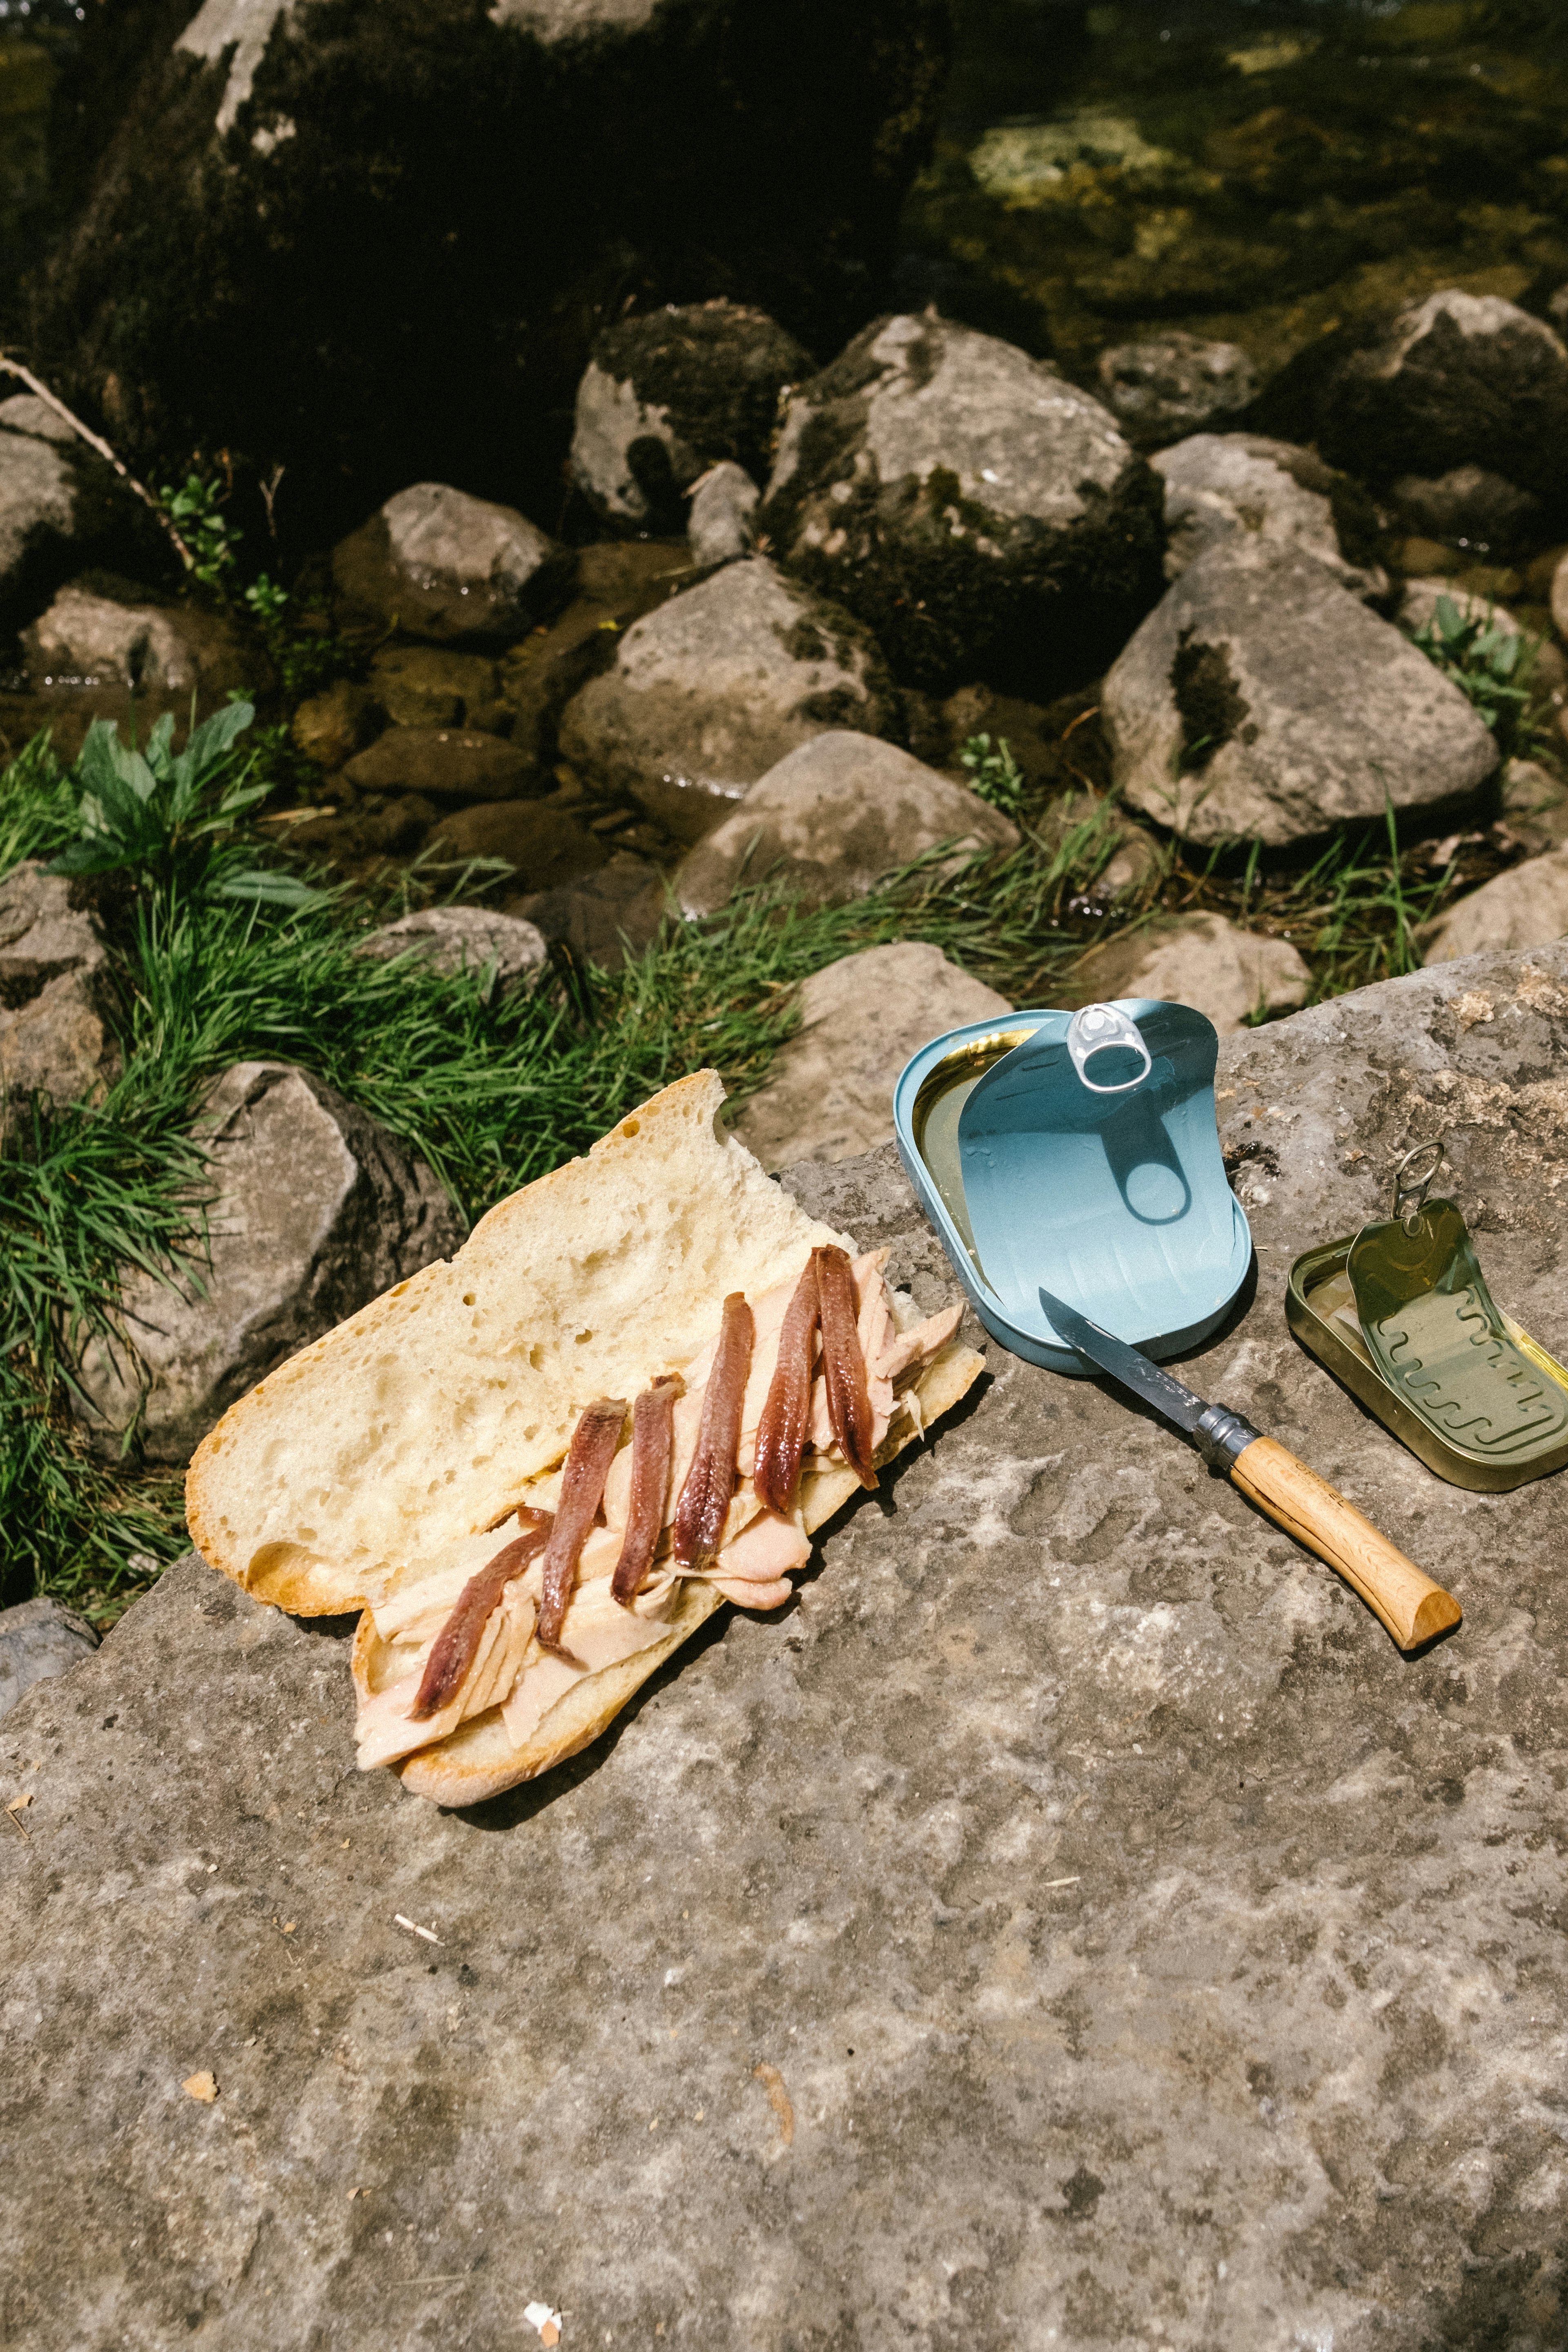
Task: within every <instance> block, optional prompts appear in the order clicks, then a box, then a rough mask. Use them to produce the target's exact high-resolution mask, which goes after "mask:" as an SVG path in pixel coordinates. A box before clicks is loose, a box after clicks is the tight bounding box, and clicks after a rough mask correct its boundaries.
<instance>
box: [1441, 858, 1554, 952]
mask: <svg viewBox="0 0 1568 2352" xmlns="http://www.w3.org/2000/svg"><path fill="white" fill-rule="evenodd" d="M1565 931H1568V848H1565V849H1552V850H1548V851H1547V853H1546V855H1545V856H1542V857H1530V858H1527V859H1526V860H1525V862H1524V864H1523V865H1522V866H1511V867H1510V869H1509V871H1508V872H1507V873H1506V874H1499V875H1497V876H1496V877H1494V879H1493V880H1491V881H1490V882H1483V883H1482V885H1481V887H1480V888H1479V890H1472V891H1470V893H1469V894H1468V897H1466V898H1461V899H1459V900H1458V904H1457V905H1455V906H1452V907H1450V908H1448V910H1447V913H1446V914H1443V915H1441V916H1439V918H1438V919H1437V921H1436V925H1435V926H1434V928H1433V931H1432V935H1431V940H1430V943H1429V945H1428V947H1427V949H1426V955H1425V957H1424V958H1423V961H1424V962H1426V963H1428V964H1434V963H1454V962H1456V961H1458V959H1459V958H1460V957H1461V956H1471V955H1481V954H1484V953H1487V952H1488V951H1489V950H1496V949H1500V948H1538V947H1543V946H1545V945H1547V944H1548V943H1549V942H1550V941H1551V940H1560V939H1561V938H1562V937H1563V933H1564V932H1565Z"/></svg>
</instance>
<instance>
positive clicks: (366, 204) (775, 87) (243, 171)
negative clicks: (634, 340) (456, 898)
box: [37, 0, 951, 546]
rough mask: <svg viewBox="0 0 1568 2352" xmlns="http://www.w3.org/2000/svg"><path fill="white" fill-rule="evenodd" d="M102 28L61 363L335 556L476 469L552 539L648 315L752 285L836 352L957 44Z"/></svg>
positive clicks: (125, 13)
mask: <svg viewBox="0 0 1568 2352" xmlns="http://www.w3.org/2000/svg"><path fill="white" fill-rule="evenodd" d="M88 19H89V21H87V22H86V23H84V24H83V26H82V29H81V32H80V34H79V37H78V39H79V53H78V55H77V57H76V58H75V61H74V66H73V71H72V76H71V100H70V103H69V105H68V107H67V108H66V109H65V110H64V111H63V115H62V121H61V125H60V129H61V145H60V152H59V156H58V164H57V170H58V173H59V180H58V184H59V185H60V186H61V187H62V189H68V190H69V192H70V196H71V199H72V201H73V202H78V201H79V210H78V211H77V212H76V214H75V216H74V218H73V219H72V220H70V221H69V222H68V223H66V224H64V225H63V226H64V228H65V234H64V236H62V237H61V239H60V240H59V245H58V252H56V253H55V254H54V256H53V257H52V263H51V266H50V268H49V269H48V272H47V285H43V286H40V288H39V298H40V299H39V304H38V324H37V352H38V358H39V363H40V365H41V366H45V367H47V369H48V370H49V372H50V381H51V382H58V384H59V388H60V389H61V391H62V392H64V393H65V394H66V396H67V397H68V398H72V397H74V399H75V401H76V404H78V405H81V404H84V403H85V404H86V406H85V407H84V414H85V413H92V414H95V415H96V414H101V415H103V417H104V418H105V420H106V422H107V425H108V428H109V431H110V437H111V438H112V439H114V440H115V441H116V443H117V444H119V445H121V446H127V447H137V448H146V447H148V446H157V447H160V448H164V449H169V450H171V451H172V452H174V455H175V457H177V458H178V459H180V460H183V459H184V456H185V455H186V454H187V453H188V452H189V451H190V450H191V449H192V448H194V447H200V448H204V449H208V450H216V449H219V448H224V447H227V448H229V449H233V450H236V451H239V450H244V451H249V452H251V453H253V454H254V457H255V459H256V463H257V466H258V470H259V471H261V472H262V473H263V474H265V472H266V470H267V469H268V467H270V465H271V464H272V463H273V462H274V461H275V460H276V461H279V462H280V463H281V464H282V465H283V466H284V467H286V469H287V475H286V478H287V481H288V488H286V489H285V490H284V491H283V493H282V496H281V498H280V499H279V528H280V529H281V530H293V532H294V533H295V534H296V536H297V538H298V537H304V536H305V534H307V533H309V534H310V535H309V537H308V538H307V539H306V542H305V543H306V544H307V545H309V546H318V545H321V544H322V543H324V542H328V541H331V540H332V539H334V538H336V537H337V536H338V534H339V533H340V532H341V531H342V530H346V529H348V528H350V527H351V526H352V525H353V523H354V522H356V521H357V520H359V519H360V517H361V516H363V514H364V513H365V511H366V510H367V509H368V508H369V507H370V506H371V505H372V504H373V503H374V500H375V499H379V498H381V497H384V495H385V491H386V488H388V486H390V485H393V484H396V483H400V482H414V481H418V480H420V479H422V478H428V477H430V476H432V475H433V476H435V477H436V478H441V477H442V475H443V474H444V473H445V472H446V471H447V470H448V469H449V468H450V467H451V464H452V457H451V453H452V452H453V451H454V450H459V451H461V452H462V453H463V461H464V472H463V481H464V484H465V486H466V487H468V488H472V489H474V490H475V491H477V492H479V493H482V494H484V495H487V496H489V497H493V498H502V499H511V500H516V501H518V502H520V503H521V505H522V507H523V509H524V510H525V511H526V512H537V513H539V514H541V515H542V516H549V515H552V514H553V511H554V506H555V501H556V500H557V499H559V496H560V489H561V481H560V470H559V469H560V466H561V463H562V460H563V458H564V457H565V455H566V445H567V439H568V436H569V433H570V417H571V410H572V398H573V394H574V389H575V387H576V384H577V382H578V379H579V377H580V376H581V374H582V373H583V369H584V365H585V364H586V362H587V360H588V357H589V354H590V352H591V350H592V348H593V345H594V343H595V339H596V338H597V336H598V334H599V332H600V331H601V329H602V328H603V327H604V325H605V320H607V319H610V318H614V317H616V316H617V315H618V314H619V313H620V311H621V310H622V309H623V308H624V307H625V304H626V299H627V298H628V297H629V298H630V299H632V300H633V301H634V302H635V304H636V306H637V308H638V309H642V310H650V309H652V308H654V307H655V306H658V305H659V304H662V303H664V302H666V301H685V300H688V299H689V297H690V294H691V292H692V290H693V289H700V291H701V292H703V293H709V292H717V291H725V292H728V293H730V294H732V295H733V296H734V297H735V298H736V299H738V300H740V301H742V302H746V303H752V304H760V305H761V306H762V308H763V310H767V311H769V312H771V313H772V314H773V315H774V316H775V317H777V318H779V319H781V320H784V322H785V324H786V326H788V327H789V328H790V329H791V330H792V331H794V332H795V333H797V334H799V335H801V336H802V337H803V338H804V340H805V342H806V343H807V344H808V345H809V346H811V347H813V348H818V349H821V350H823V351H832V350H834V349H836V348H837V345H838V344H839V343H840V342H841V341H843V339H844V338H845V336H847V334H849V333H851V332H852V331H853V330H854V328H855V327H856V326H858V324H859V322H860V320H862V319H863V318H864V317H865V316H866V315H867V308H868V289H869V288H871V287H873V286H875V285H876V284H877V283H879V281H880V279H881V278H882V277H883V275H884V273H885V272H886V270H887V268H889V264H890V261H891V257H892V249H893V236H894V231H895V225H896V222H897V217H898V213H899V207H900V200H901V198H902V195H903V193H904V190H905V189H906V187H907V186H908V184H909V182H910V178H911V176H912V174H913V173H915V171H916V170H918V169H919V167H920V165H921V163H922V162H923V160H924V157H925V153H926V151H927V149H928V147H929V143H930V139H931V131H932V128H933V126H934V122H935V118H936V107H937V101H938V99H939V96H940V92H941V88H942V79H943V75H944V70H945V67H946V62H947V55H948V47H949V42H950V37H951V27H950V23H949V16H948V11H947V8H946V7H945V6H944V5H942V0H864V5H861V6H860V7H858V8H857V9H856V10H855V11H853V13H852V14H851V15H849V16H845V14H844V12H842V11H841V10H837V9H834V8H830V7H829V6H827V5H826V0H775V5H772V6H770V7H767V8H764V9H762V10H760V11H752V10H747V11H743V12H737V11H736V10H735V9H734V8H733V7H731V5H728V0H663V5H659V6H658V7H655V6H653V5H642V0H531V4H530V5H522V4H521V0H500V5H494V6H490V7H487V6H485V5H471V6H455V5H443V6H437V7H434V8H430V7H413V8H409V9H406V10H394V11H393V12H392V13H391V14H390V15H389V14H388V13H387V11H386V10H384V8H381V7H379V6H364V5H354V4H353V0H351V5H348V6H347V7H345V8H343V9H342V10H341V11H339V12H338V13H336V14H332V13H331V11H329V14H328V16H327V17H326V18H322V17H321V16H319V14H318V12H317V10H316V9H315V8H314V7H313V6H305V5H293V6H291V5H289V0H202V5H199V6H195V7H193V6H192V5H189V0H179V5H175V6H174V8H172V9H171V8H169V7H168V6H166V5H163V0H121V5H120V6H119V7H117V9H116V11H115V21H114V24H113V26H112V27H109V26H105V25H103V24H102V23H101V21H100V20H99V19H98V18H96V17H93V16H92V15H91V12H90V11H89V12H88ZM73 30H74V27H73ZM39 274H40V277H41V276H42V275H43V274H44V273H43V272H42V270H40V273H39ZM214 289H222V293H221V298H220V299H217V300H216V301H215V299H214ZM253 512H254V516H255V527H256V528H257V529H258V530H259V529H261V528H264V523H263V518H262V515H261V511H260V507H259V502H258V504H257V505H256V507H255V508H254V509H253Z"/></svg>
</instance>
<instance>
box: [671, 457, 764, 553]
mask: <svg viewBox="0 0 1568 2352" xmlns="http://www.w3.org/2000/svg"><path fill="white" fill-rule="evenodd" d="M760 496H761V492H760V491H759V490H758V488H757V486H756V484H755V482H753V481H752V478H751V476H750V474H748V473H747V472H746V471H745V469H744V467H741V466H732V465H730V464H728V463H725V464H724V465H721V466H710V467H709V468H708V471H707V472H706V473H705V474H703V475H702V476H701V477H700V479H699V480H697V481H696V482H694V483H693V484H692V488H691V506H690V509H689V519H688V521H687V526H686V536H687V539H688V541H689V543H690V548H691V560H692V562H694V563H733V562H735V560H736V558H737V557H739V556H742V555H750V554H751V552H752V549H753V548H754V547H755V545H756V543H757V524H756V515H757V500H758V499H759V498H760Z"/></svg>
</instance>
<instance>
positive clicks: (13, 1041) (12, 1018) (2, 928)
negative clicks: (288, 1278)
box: [0, 860, 120, 1126]
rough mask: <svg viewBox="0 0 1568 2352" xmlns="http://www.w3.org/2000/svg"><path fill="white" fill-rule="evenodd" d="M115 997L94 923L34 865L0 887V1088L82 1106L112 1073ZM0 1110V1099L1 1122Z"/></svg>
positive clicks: (60, 882)
mask: <svg viewBox="0 0 1568 2352" xmlns="http://www.w3.org/2000/svg"><path fill="white" fill-rule="evenodd" d="M113 1003H114V991H113V985H112V982H111V979H110V965H109V953H108V950H107V949H106V948H105V946H104V943H103V938H102V935H101V933H100V929H99V927H98V924H97V922H96V921H95V919H93V917H92V916H91V915H90V914H89V913H87V912H86V911H84V910H82V909H80V908H75V907H73V906H72V905H71V886H70V883H69V882H68V880H67V879H66V878H65V877H64V876H63V875H55V874H46V873H45V872H44V869H43V867H42V866H40V865H38V864H37V863H36V862H35V861H33V860H28V861H27V862H26V863H25V864H23V865H21V866H14V867H13V868H12V870H11V872H10V873H9V874H8V875H7V876H6V877H5V880H4V881H3V882H0V1088H3V1089H4V1095H5V1097H22V1096H26V1095H28V1094H32V1093H35V1092H37V1093H39V1094H44V1095H47V1096H48V1097H49V1098H50V1100H51V1101H53V1102H56V1103H62V1104H63V1103H72V1102H82V1101H90V1100H93V1099H96V1097H98V1096H100V1095H101V1094H102V1093H103V1091H104V1089H105V1087H107V1086H109V1085H110V1084H111V1083H112V1081H113V1080H114V1078H116V1077H117V1076H119V1073H120V1049H119V1047H118V1045H116V1044H115V1041H114V1037H113V1034H112V1032H111V1031H110V1027H109V1015H110V1012H111V1010H112V1008H113ZM4 1123H5V1103H4V1101H3V1100H0V1126H3V1125H4Z"/></svg>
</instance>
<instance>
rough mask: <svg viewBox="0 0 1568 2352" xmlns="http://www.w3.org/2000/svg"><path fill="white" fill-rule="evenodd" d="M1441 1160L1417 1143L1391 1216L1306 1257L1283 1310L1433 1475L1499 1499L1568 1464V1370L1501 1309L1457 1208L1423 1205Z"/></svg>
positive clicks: (1438, 1149) (1293, 1275)
mask: <svg viewBox="0 0 1568 2352" xmlns="http://www.w3.org/2000/svg"><path fill="white" fill-rule="evenodd" d="M1423 1159H1425V1160H1428V1161H1429V1165H1428V1167H1427V1168H1426V1173H1425V1174H1424V1175H1419V1176H1417V1175H1413V1174H1412V1173H1411V1172H1410V1171H1411V1166H1412V1162H1414V1161H1416V1160H1423ZM1441 1160H1442V1146H1441V1143H1436V1144H1418V1145H1417V1146H1416V1148H1415V1150H1414V1151H1412V1152H1407V1153H1406V1154H1405V1159H1404V1160H1403V1161H1402V1162H1401V1163H1400V1169H1399V1173H1398V1175H1397V1176H1396V1178H1395V1180H1394V1213H1393V1215H1392V1216H1391V1217H1388V1218H1386V1219H1383V1220H1378V1221H1374V1222H1373V1223H1370V1224H1367V1225H1363V1228H1362V1230H1361V1232H1360V1233H1359V1234H1353V1235H1350V1236H1347V1237H1346V1238H1345V1239H1343V1240H1341V1241H1336V1242H1327V1243H1324V1244H1322V1246H1321V1247H1320V1248H1318V1249H1310V1250H1306V1251H1304V1252H1303V1253H1302V1255H1300V1257H1299V1258H1298V1259H1297V1260H1296V1263H1295V1265H1293V1266H1292V1267H1291V1269H1290V1280H1289V1287H1288V1289H1287V1291H1286V1295H1285V1316H1286V1320H1287V1321H1288V1323H1289V1326H1290V1328H1291V1330H1292V1331H1293V1332H1294V1333H1295V1335H1296V1337H1297V1338H1298V1339H1300V1342H1301V1344H1302V1346H1303V1347H1305V1348H1307V1349H1310V1351H1311V1353H1312V1354H1313V1355H1314V1356H1316V1357H1317V1359H1318V1360H1319V1362H1320V1363H1321V1364H1325V1365H1326V1366H1327V1367H1328V1369H1329V1370H1330V1371H1331V1372H1332V1373H1333V1374H1334V1376H1335V1378H1336V1379H1337V1380H1339V1381H1342V1383H1343V1384H1344V1386H1345V1387H1346V1388H1348V1389H1349V1390H1350V1391H1351V1393H1352V1396H1354V1397H1357V1398H1359V1400H1360V1402H1362V1403H1363V1404H1364V1405H1365V1406H1366V1408H1367V1410H1368V1412H1371V1413H1373V1414H1374V1415H1375V1417H1376V1418H1377V1419H1378V1420H1379V1421H1381V1422H1382V1423H1383V1424H1384V1428H1386V1429H1390V1430H1392V1431H1393V1433H1394V1436H1395V1437H1397V1438H1398V1439H1399V1440H1400V1441H1401V1443H1402V1444H1405V1445H1407V1446H1408V1447H1409V1448H1410V1451H1411V1452H1412V1453H1413V1454H1415V1455H1416V1456H1417V1458H1418V1459H1419V1460H1420V1461H1422V1462H1424V1463H1425V1464H1426V1467H1427V1468H1428V1469H1429V1470H1434V1471H1436V1475H1437V1476H1438V1477H1439V1478H1445V1479H1447V1482H1448V1483H1449V1485H1450V1486H1468V1487H1469V1488H1471V1489H1472V1490H1473V1491H1475V1492H1478V1493H1490V1494H1502V1493H1506V1492H1507V1491H1508V1490H1509V1489H1510V1487H1513V1486H1524V1485H1526V1484H1527V1483H1528V1481H1529V1480H1531V1479H1532V1478H1544V1477H1547V1476H1549V1475H1551V1473H1552V1471H1554V1470H1561V1469H1563V1467H1564V1466H1565V1465H1568V1370H1564V1368H1563V1366H1562V1365H1561V1364H1560V1363H1559V1362H1558V1361H1557V1360H1556V1358H1555V1357H1554V1356H1552V1355H1549V1354H1548V1353H1547V1351H1546V1349H1544V1348H1543V1347H1542V1346H1541V1344H1540V1342H1539V1341H1538V1340H1536V1339H1531V1336H1530V1333H1529V1332H1528V1331H1526V1330H1524V1329H1522V1328H1521V1326H1520V1325H1519V1324H1517V1323H1516V1322H1515V1321H1514V1320H1513V1318H1512V1317H1511V1316H1510V1315H1505V1314H1504V1313H1503V1311H1502V1309H1501V1308H1500V1307H1499V1306H1498V1305H1497V1304H1496V1302H1495V1300H1494V1299H1493V1298H1492V1296H1491V1293H1490V1291H1489V1289H1488V1287H1487V1282H1486V1277H1485V1276H1484V1275H1483V1274H1482V1272H1481V1269H1480V1265H1479V1260H1478V1258H1477V1256H1476V1253H1475V1247H1474V1244H1473V1243H1472V1242H1471V1240H1470V1236H1469V1233H1468V1228H1467V1227H1466V1224H1465V1221H1464V1218H1463V1216H1462V1215H1461V1213H1460V1212H1459V1210H1458V1207H1457V1206H1456V1204H1455V1203H1454V1202H1452V1201H1428V1200H1427V1198H1426V1194H1427V1191H1428V1188H1429V1187H1430V1185H1431V1184H1432V1182H1433V1181H1435V1179H1436V1173H1437V1170H1438V1168H1439V1166H1440V1165H1441Z"/></svg>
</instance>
